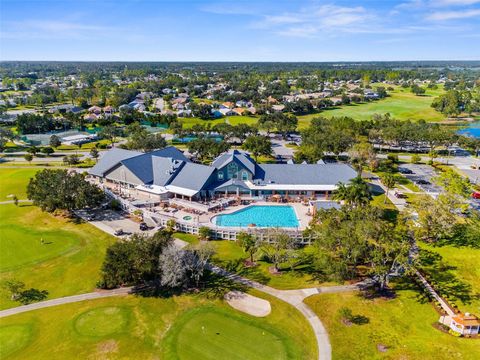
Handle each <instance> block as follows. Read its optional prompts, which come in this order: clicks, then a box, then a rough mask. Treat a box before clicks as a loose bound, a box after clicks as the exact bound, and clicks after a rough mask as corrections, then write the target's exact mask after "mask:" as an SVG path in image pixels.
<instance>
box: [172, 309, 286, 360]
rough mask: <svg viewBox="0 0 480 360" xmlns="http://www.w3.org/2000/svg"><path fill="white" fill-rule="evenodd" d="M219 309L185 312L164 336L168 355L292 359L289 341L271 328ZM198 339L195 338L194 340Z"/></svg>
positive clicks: (187, 359) (189, 359)
mask: <svg viewBox="0 0 480 360" xmlns="http://www.w3.org/2000/svg"><path fill="white" fill-rule="evenodd" d="M258 322H259V321H258V320H257V321H255V320H253V319H248V318H247V317H245V316H243V317H242V316H234V315H233V314H231V312H227V311H225V310H219V309H216V308H197V309H193V310H191V311H189V312H187V313H185V314H183V315H182V317H181V318H180V319H178V320H177V322H175V324H174V326H173V327H172V329H171V330H169V332H168V334H167V337H166V339H165V341H166V344H167V346H166V347H165V351H166V354H167V357H168V358H173V359H181V360H195V359H204V360H215V359H221V358H224V359H231V360H235V359H238V360H241V359H250V360H262V359H272V360H273V359H277V360H281V359H289V358H290V359H293V358H294V356H293V355H294V354H290V356H288V348H287V343H285V342H284V339H282V336H281V334H278V333H276V331H275V329H274V328H272V327H266V326H258V325H259V324H258ZM193 339H196V341H192V340H193Z"/></svg>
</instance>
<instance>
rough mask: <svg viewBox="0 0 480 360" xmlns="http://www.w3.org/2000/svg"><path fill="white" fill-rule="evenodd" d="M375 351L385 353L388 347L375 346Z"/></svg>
mask: <svg viewBox="0 0 480 360" xmlns="http://www.w3.org/2000/svg"><path fill="white" fill-rule="evenodd" d="M377 350H378V351H380V352H381V353H385V352H387V350H388V347H387V346H386V345H383V344H377Z"/></svg>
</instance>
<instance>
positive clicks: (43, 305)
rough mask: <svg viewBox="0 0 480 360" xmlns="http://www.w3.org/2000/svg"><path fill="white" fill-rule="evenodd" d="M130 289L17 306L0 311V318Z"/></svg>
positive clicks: (128, 292) (123, 292) (124, 291)
mask: <svg viewBox="0 0 480 360" xmlns="http://www.w3.org/2000/svg"><path fill="white" fill-rule="evenodd" d="M132 289H133V288H132V287H125V288H120V289H113V290H104V291H95V292H91V293H86V294H80V295H73V296H66V297H62V298H57V299H52V300H46V301H41V302H37V303H33V304H29V305H23V306H17V307H14V308H11V309H6V310H2V311H0V318H3V317H6V316H11V315H16V314H20V313H24V312H27V311H32V310H38V309H43V308H48V307H52V306H58V305H63V304H70V303H75V302H79V301H85V300H93V299H102V298H106V297H111V296H120V295H127V294H130V293H132Z"/></svg>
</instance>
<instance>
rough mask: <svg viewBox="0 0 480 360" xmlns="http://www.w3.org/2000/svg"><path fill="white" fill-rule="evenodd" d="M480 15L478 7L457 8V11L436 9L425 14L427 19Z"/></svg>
mask: <svg viewBox="0 0 480 360" xmlns="http://www.w3.org/2000/svg"><path fill="white" fill-rule="evenodd" d="M475 16H480V9H471V10H458V11H436V12H434V13H432V14H431V15H428V16H427V20H433V21H446V20H455V19H467V18H472V17H475Z"/></svg>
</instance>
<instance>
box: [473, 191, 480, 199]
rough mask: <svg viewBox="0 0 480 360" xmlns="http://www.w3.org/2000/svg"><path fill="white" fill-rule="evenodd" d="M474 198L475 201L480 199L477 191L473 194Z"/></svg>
mask: <svg viewBox="0 0 480 360" xmlns="http://www.w3.org/2000/svg"><path fill="white" fill-rule="evenodd" d="M472 198H474V199H480V192H478V191H475V192H474V193H473V194H472Z"/></svg>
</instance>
